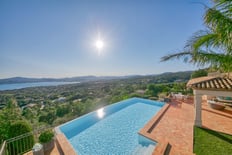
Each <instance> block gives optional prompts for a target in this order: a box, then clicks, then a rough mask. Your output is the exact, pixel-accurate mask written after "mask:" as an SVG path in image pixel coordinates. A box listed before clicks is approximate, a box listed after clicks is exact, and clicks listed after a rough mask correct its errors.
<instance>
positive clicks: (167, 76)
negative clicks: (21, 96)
mask: <svg viewBox="0 0 232 155" xmlns="http://www.w3.org/2000/svg"><path fill="white" fill-rule="evenodd" d="M192 72H193V71H184V72H174V73H172V72H166V73H162V74H157V75H129V76H80V77H70V78H26V77H13V78H7V79H0V84H13V83H34V82H88V81H98V80H113V79H127V78H144V77H153V79H154V77H155V81H156V82H157V81H161V82H166V81H175V80H183V81H184V80H188V79H190V76H191V74H192ZM155 81H154V82H155Z"/></svg>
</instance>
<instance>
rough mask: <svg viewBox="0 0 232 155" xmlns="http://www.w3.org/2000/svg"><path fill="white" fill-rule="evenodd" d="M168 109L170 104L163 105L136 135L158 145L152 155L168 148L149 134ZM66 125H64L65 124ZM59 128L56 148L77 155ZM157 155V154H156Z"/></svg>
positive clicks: (166, 143) (56, 130)
mask: <svg viewBox="0 0 232 155" xmlns="http://www.w3.org/2000/svg"><path fill="white" fill-rule="evenodd" d="M139 99H140V98H139ZM144 100H147V99H144ZM123 101H124V100H123ZM151 101H152V100H151ZM120 102H122V101H120ZM158 102H159V101H158ZM117 103H119V102H117ZM169 107H170V104H168V103H164V105H163V107H162V108H161V109H160V110H159V111H158V113H156V114H155V116H153V117H152V118H151V119H150V120H149V121H148V122H147V123H146V124H145V126H143V128H142V129H140V131H139V132H138V134H140V135H142V136H144V137H146V138H148V139H151V140H152V141H155V142H157V143H158V144H157V146H156V147H155V149H154V150H153V154H154V152H155V151H156V152H157V151H158V150H159V154H160V155H161V154H162V155H163V154H164V152H165V150H166V148H167V147H168V142H167V141H165V143H164V142H163V143H162V145H161V143H160V142H158V141H157V140H156V139H154V138H152V137H151V136H150V133H151V131H152V130H153V129H154V128H155V126H156V125H157V124H158V123H159V121H160V120H161V119H162V116H163V115H164V114H165V112H166V111H167V110H168V108H169ZM81 117H82V116H81ZM76 119H77V118H76ZM72 121H73V120H72ZM68 122H71V121H68ZM68 122H66V123H68ZM66 123H64V124H66ZM64 124H63V125H64ZM60 126H61V125H59V126H57V127H55V132H56V141H57V143H58V147H59V149H60V151H61V154H64V155H66V154H68V155H78V154H77V153H76V152H75V150H74V148H73V147H72V145H71V144H70V142H69V141H68V140H67V138H66V136H65V135H64V134H63V133H62V132H61V131H60V129H59V127H60ZM150 130H151V131H150ZM157 154H158V152H157Z"/></svg>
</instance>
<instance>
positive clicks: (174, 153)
mask: <svg viewBox="0 0 232 155" xmlns="http://www.w3.org/2000/svg"><path fill="white" fill-rule="evenodd" d="M169 105H170V106H169V107H168V109H167V110H166V112H165V114H164V115H163V116H161V119H160V120H158V123H156V121H157V117H156V116H155V117H154V118H152V119H151V120H150V121H149V122H148V123H147V125H145V127H144V128H143V129H142V130H141V131H140V134H143V135H144V136H146V137H148V138H150V139H152V140H155V141H157V142H158V145H157V147H156V149H155V151H154V152H153V154H155V155H157V154H165V153H167V152H168V153H169V154H170V155H192V154H193V126H194V104H193V100H191V99H188V100H174V99H173V100H172V101H171V102H170V103H169ZM231 122H232V108H230V107H227V108H226V109H224V110H222V111H219V110H214V109H212V108H210V107H209V106H208V104H207V102H206V100H204V98H203V102H202V123H203V124H202V125H203V127H204V128H208V129H211V130H215V131H219V132H223V133H227V134H231V135H232V130H231V129H232V123H231ZM154 123H155V124H156V125H155V126H153V127H152V130H150V131H149V129H151V126H152V125H153V124H154ZM167 144H168V145H167ZM166 147H169V149H166V150H165V148H166ZM165 151H166V152H165Z"/></svg>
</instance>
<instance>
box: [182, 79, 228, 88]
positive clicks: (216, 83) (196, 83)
mask: <svg viewBox="0 0 232 155" xmlns="http://www.w3.org/2000/svg"><path fill="white" fill-rule="evenodd" d="M187 87H190V88H193V89H202V90H213V91H217V90H218V91H219V90H220V91H232V78H231V77H215V76H206V77H200V78H195V79H191V80H189V82H188V83H187Z"/></svg>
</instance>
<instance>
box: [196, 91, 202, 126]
mask: <svg viewBox="0 0 232 155" xmlns="http://www.w3.org/2000/svg"><path fill="white" fill-rule="evenodd" d="M201 102H202V94H198V93H197V90H194V104H195V120H194V125H196V126H199V127H201V126H202V120H201Z"/></svg>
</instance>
